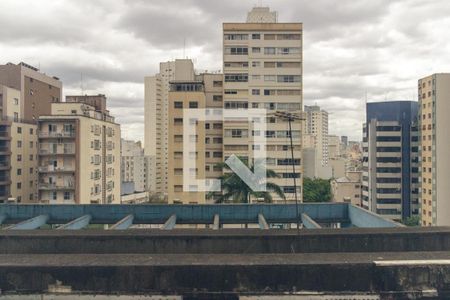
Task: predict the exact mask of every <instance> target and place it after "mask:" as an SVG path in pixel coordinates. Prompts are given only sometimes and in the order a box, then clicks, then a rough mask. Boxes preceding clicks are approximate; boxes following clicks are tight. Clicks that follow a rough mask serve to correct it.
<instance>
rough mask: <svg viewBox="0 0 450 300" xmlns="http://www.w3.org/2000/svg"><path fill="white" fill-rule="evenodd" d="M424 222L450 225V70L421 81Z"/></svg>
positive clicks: (424, 223)
mask: <svg viewBox="0 0 450 300" xmlns="http://www.w3.org/2000/svg"><path fill="white" fill-rule="evenodd" d="M418 92H419V119H420V124H419V130H420V133H419V137H420V155H419V158H420V167H419V171H420V187H421V191H420V204H421V219H422V220H421V222H422V226H450V184H449V178H450V158H449V153H450V136H449V133H448V129H449V128H450V118H449V115H450V74H433V75H430V76H427V77H425V78H422V79H420V80H419V83H418Z"/></svg>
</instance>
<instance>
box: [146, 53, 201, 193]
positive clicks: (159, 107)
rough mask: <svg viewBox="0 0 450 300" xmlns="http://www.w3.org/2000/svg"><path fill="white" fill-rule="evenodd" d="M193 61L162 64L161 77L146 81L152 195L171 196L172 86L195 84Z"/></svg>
mask: <svg viewBox="0 0 450 300" xmlns="http://www.w3.org/2000/svg"><path fill="white" fill-rule="evenodd" d="M194 76H195V75H194V66H193V63H192V60H190V59H176V60H175V61H168V62H163V63H160V68H159V73H158V74H156V75H154V76H148V77H145V79H144V82H145V100H144V105H145V109H144V111H145V112H144V119H145V132H144V143H145V144H144V151H145V155H146V156H149V163H151V165H150V166H149V170H150V171H151V175H150V177H151V178H152V182H149V186H150V187H152V190H151V192H157V193H161V194H167V192H168V184H167V183H168V179H169V178H168V170H169V167H168V163H169V152H168V151H169V150H168V146H169V137H168V135H169V133H168V126H169V89H170V86H169V83H170V82H171V81H174V80H185V81H193V80H194Z"/></svg>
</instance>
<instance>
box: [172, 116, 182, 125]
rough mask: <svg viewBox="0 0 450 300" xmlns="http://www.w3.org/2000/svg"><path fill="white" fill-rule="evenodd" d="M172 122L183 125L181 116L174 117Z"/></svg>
mask: <svg viewBox="0 0 450 300" xmlns="http://www.w3.org/2000/svg"><path fill="white" fill-rule="evenodd" d="M173 124H174V125H183V118H174V119H173Z"/></svg>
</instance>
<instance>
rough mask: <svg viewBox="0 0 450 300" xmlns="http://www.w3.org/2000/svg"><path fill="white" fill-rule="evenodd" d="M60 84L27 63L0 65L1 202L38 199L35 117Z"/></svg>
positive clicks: (46, 107) (55, 99)
mask: <svg viewBox="0 0 450 300" xmlns="http://www.w3.org/2000/svg"><path fill="white" fill-rule="evenodd" d="M61 93H62V83H61V81H59V79H58V78H56V77H50V76H47V75H45V74H43V73H41V72H39V70H38V69H37V68H34V67H32V66H30V65H28V64H25V63H20V64H17V65H16V64H12V63H7V64H5V65H0V118H1V119H0V203H3V202H6V201H8V200H9V201H11V202H18V203H23V202H35V201H37V125H36V123H37V118H39V116H40V115H42V114H47V113H50V110H51V109H50V107H51V104H52V103H55V102H59V101H60V100H61Z"/></svg>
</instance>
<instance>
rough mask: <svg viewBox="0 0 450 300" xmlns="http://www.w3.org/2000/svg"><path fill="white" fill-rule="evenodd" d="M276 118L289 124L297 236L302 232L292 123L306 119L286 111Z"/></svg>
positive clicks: (280, 112) (277, 114)
mask: <svg viewBox="0 0 450 300" xmlns="http://www.w3.org/2000/svg"><path fill="white" fill-rule="evenodd" d="M273 115H274V116H276V117H279V118H281V119H284V120H287V121H288V123H289V140H290V146H291V163H292V179H294V195H295V214H296V221H297V234H298V233H299V231H300V212H299V206H298V196H297V178H296V173H295V163H294V143H293V141H292V125H291V123H292V121H294V120H304V119H305V118H304V117H303V116H302V115H301V114H298V113H290V112H285V111H276V112H275V113H273Z"/></svg>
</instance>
